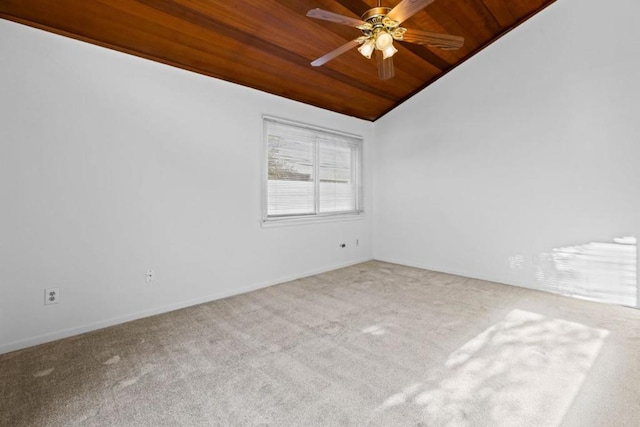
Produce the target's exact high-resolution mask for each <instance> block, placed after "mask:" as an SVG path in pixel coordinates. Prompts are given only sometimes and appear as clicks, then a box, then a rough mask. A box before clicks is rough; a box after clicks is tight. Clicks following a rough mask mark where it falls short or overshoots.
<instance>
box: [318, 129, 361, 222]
mask: <svg viewBox="0 0 640 427" xmlns="http://www.w3.org/2000/svg"><path fill="white" fill-rule="evenodd" d="M354 151H355V150H354V149H353V147H351V146H350V145H347V144H345V143H343V142H336V141H330V140H320V147H319V155H320V168H319V175H320V212H346V211H353V210H355V209H356V193H355V190H356V186H355V179H354V178H355V173H354Z"/></svg>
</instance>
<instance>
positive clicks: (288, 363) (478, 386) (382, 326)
mask: <svg viewBox="0 0 640 427" xmlns="http://www.w3.org/2000/svg"><path fill="white" fill-rule="evenodd" d="M0 425H2V426H68V425H88V426H136V425H140V426H174V425H175V426H213V425H234V426H235V425H273V426H313V425H326V426H352V425H379V426H474V427H475V426H557V425H563V426H564V425H566V426H581V427H585V426H639V425H640V311H638V310H633V309H629V308H622V307H616V306H608V305H603V304H596V303H589V302H584V301H578V300H572V299H568V298H564V297H560V296H555V295H550V294H545V293H541V292H535V291H530V290H525V289H518V288H514V287H509V286H503V285H498V284H494V283H490V282H483V281H480V280H473V279H466V278H462V277H457V276H451V275H447V274H441V273H434V272H429V271H425V270H419V269H414V268H407V267H402V266H398V265H393V264H386V263H382V262H369V263H365V264H360V265H357V266H353V267H349V268H345V269H341V270H337V271H334V272H330V273H326V274H322V275H318V276H313V277H309V278H306V279H301V280H296V281H294V282H290V283H285V284H282V285H278V286H273V287H270V288H267V289H263V290H260V291H256V292H251V293H248V294H244V295H239V296H236V297H232V298H227V299H224V300H219V301H214V302H211V303H208V304H203V305H199V306H196V307H191V308H188V309H184V310H179V311H175V312H172V313H168V314H164V315H160V316H155V317H151V318H147V319H143V320H140V321H136V322H131V323H127V324H124V325H120V326H116V327H112V328H108V329H103V330H100V331H97V332H93V333H89V334H85V335H81V336H78V337H74V338H69V339H65V340H61V341H58V342H55V343H51V344H46V345H42V346H38V347H34V348H30V349H26V350H23V351H19V352H14V353H10V354H6V355H3V356H0Z"/></svg>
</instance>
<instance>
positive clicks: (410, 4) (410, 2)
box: [387, 0, 433, 23]
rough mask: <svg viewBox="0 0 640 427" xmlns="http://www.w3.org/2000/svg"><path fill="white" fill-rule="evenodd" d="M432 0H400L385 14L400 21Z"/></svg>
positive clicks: (409, 16)
mask: <svg viewBox="0 0 640 427" xmlns="http://www.w3.org/2000/svg"><path fill="white" fill-rule="evenodd" d="M431 2H433V0H402V1H401V2H400V3H398V5H397V6H396V7H394V8H393V9H391V12H389V14H387V17H389V19H392V20H394V21H396V22H399V23H402V22H404V21H406V20H407V19H409V18H411V17H412V16H413V15H415V14H416V13H418V12H419V11H421V10H422V9H424V8H425V7H427V5H428V4H429V3H431Z"/></svg>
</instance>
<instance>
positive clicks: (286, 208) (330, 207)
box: [263, 117, 362, 222]
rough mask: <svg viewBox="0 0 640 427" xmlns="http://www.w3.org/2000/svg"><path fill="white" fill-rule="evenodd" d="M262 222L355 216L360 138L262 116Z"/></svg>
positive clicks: (358, 201)
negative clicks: (263, 150) (264, 161)
mask: <svg viewBox="0 0 640 427" xmlns="http://www.w3.org/2000/svg"><path fill="white" fill-rule="evenodd" d="M264 135H265V144H266V166H267V167H266V173H265V185H264V198H265V200H264V206H263V221H265V222H268V221H279V220H287V219H303V218H318V217H323V218H324V217H330V216H331V217H335V216H338V215H359V214H361V213H362V207H361V182H362V179H361V170H362V168H361V162H362V160H361V157H362V139H361V138H358V137H356V136H352V135H347V134H343V133H339V132H334V131H330V130H326V129H319V128H315V127H312V126H306V125H302V124H299V123H293V122H288V121H284V120H280V119H275V118H271V117H265V119H264Z"/></svg>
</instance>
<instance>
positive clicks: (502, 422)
mask: <svg viewBox="0 0 640 427" xmlns="http://www.w3.org/2000/svg"><path fill="white" fill-rule="evenodd" d="M608 334H609V332H608V331H606V330H604V329H596V328H590V327H588V326H585V325H582V324H579V323H574V322H569V321H566V320H562V319H552V318H548V317H545V316H543V315H540V314H536V313H531V312H528V311H523V310H513V311H511V312H510V313H509V314H508V315H507V316H506V317H505V318H504V319H503V320H502V321H501V322H499V323H497V324H495V325H493V326H491V327H489V328H488V329H486V330H485V331H484V332H482V333H481V334H479V335H478V336H476V337H475V338H473V339H471V340H470V341H468V342H467V343H466V344H464V345H463V346H462V347H460V348H459V349H458V350H456V351H455V352H453V353H452V354H451V355H450V356H449V358H448V359H447V361H446V362H445V365H444V367H442V369H441V370H440V371H438V372H436V373H435V374H434V373H432V376H431V377H430V378H429V380H428V381H425V382H424V383H414V384H411V385H409V386H408V387H407V388H405V389H404V390H402V391H400V392H399V393H397V394H395V395H392V396H390V397H389V398H388V399H386V401H385V402H384V403H383V404H382V406H381V407H380V408H379V410H383V411H384V410H392V409H393V408H394V407H399V406H404V405H413V407H414V409H416V410H419V411H421V418H422V419H423V420H424V421H425V422H426V423H427V424H428V425H439V426H482V425H484V426H489V425H490V426H514V425H544V426H558V425H560V424H561V423H562V420H563V417H564V415H565V413H566V412H567V410H568V409H569V407H570V406H571V404H572V402H573V400H574V398H575V397H576V395H577V394H578V393H579V391H580V388H581V386H582V383H583V382H584V380H585V378H586V376H587V374H588V372H589V370H590V369H591V366H592V365H593V363H594V361H595V360H596V358H597V356H598V354H599V353H600V350H601V348H602V346H603V344H604V340H605V339H606V337H607V335H608Z"/></svg>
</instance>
